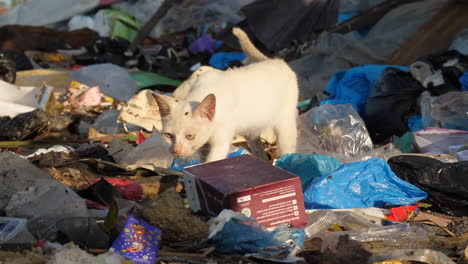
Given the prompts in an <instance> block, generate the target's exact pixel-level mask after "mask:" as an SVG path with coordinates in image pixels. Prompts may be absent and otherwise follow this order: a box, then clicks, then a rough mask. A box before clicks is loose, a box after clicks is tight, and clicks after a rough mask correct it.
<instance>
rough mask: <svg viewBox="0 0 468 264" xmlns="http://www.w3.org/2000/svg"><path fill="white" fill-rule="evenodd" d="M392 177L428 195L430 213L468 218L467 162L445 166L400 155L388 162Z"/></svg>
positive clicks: (423, 158) (422, 158) (427, 159)
mask: <svg viewBox="0 0 468 264" xmlns="http://www.w3.org/2000/svg"><path fill="white" fill-rule="evenodd" d="M388 164H389V166H390V167H391V169H392V170H393V171H394V172H395V174H396V175H397V176H398V177H399V178H401V179H403V180H405V181H407V182H410V183H411V184H414V185H416V186H418V187H419V188H421V189H422V190H424V191H426V192H427V193H428V198H427V200H426V201H427V203H429V204H432V206H431V211H434V212H440V213H444V214H448V215H455V216H466V215H468V181H467V180H466V175H468V161H461V162H455V163H444V162H440V161H438V160H436V159H433V158H429V157H420V156H408V155H401V156H397V157H393V158H391V159H390V160H389V161H388Z"/></svg>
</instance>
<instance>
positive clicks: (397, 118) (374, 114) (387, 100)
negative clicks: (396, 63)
mask: <svg viewBox="0 0 468 264" xmlns="http://www.w3.org/2000/svg"><path fill="white" fill-rule="evenodd" d="M424 90H425V89H424V87H423V86H421V84H420V83H419V82H418V81H417V80H416V79H414V78H413V76H412V75H411V73H409V72H405V71H402V70H399V69H397V68H393V67H389V68H387V69H385V70H384V71H383V73H382V75H381V76H380V78H379V79H378V80H377V82H376V83H375V86H374V88H373V89H372V91H371V92H370V94H369V96H368V99H367V104H366V106H365V109H364V112H363V114H362V119H363V120H364V122H365V123H366V126H367V129H368V131H369V134H370V136H371V138H372V140H373V141H374V143H379V142H382V141H385V140H386V139H388V138H389V137H391V136H392V135H397V136H401V135H403V134H404V133H406V132H407V131H408V125H407V124H408V119H409V118H411V117H412V116H414V115H415V114H416V113H417V112H418V111H419V109H418V106H417V100H418V97H419V95H420V94H421V93H422V92H424Z"/></svg>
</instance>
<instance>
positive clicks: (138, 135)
mask: <svg viewBox="0 0 468 264" xmlns="http://www.w3.org/2000/svg"><path fill="white" fill-rule="evenodd" d="M145 140H146V138H145V135H143V133H141V132H140V131H138V134H137V139H136V143H137V144H138V145H140V144H141V143H143V141H145Z"/></svg>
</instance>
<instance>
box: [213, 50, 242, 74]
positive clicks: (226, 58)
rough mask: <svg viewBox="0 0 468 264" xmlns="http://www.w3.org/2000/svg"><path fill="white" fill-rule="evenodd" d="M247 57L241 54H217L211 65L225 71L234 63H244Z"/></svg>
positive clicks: (214, 55)
mask: <svg viewBox="0 0 468 264" xmlns="http://www.w3.org/2000/svg"><path fill="white" fill-rule="evenodd" d="M245 58H247V55H245V54H244V53H241V52H217V53H215V54H213V56H211V58H210V61H209V64H210V66H212V67H215V68H217V69H221V70H224V69H226V68H227V67H228V66H229V64H230V63H231V62H233V61H236V60H237V61H243V60H244V59H245Z"/></svg>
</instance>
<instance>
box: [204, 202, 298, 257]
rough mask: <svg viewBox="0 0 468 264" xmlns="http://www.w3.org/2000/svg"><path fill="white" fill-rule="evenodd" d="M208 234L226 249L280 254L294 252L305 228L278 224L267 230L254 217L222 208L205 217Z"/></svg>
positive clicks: (217, 247) (216, 243) (220, 247)
mask: <svg viewBox="0 0 468 264" xmlns="http://www.w3.org/2000/svg"><path fill="white" fill-rule="evenodd" d="M208 224H209V225H210V228H209V236H208V238H209V239H211V241H212V242H213V243H214V244H215V246H216V249H217V250H219V251H221V252H225V253H235V252H236V253H241V254H243V253H255V252H259V253H261V254H262V255H268V256H270V257H280V256H282V257H283V258H286V257H291V256H294V255H295V254H296V253H297V252H298V251H299V250H300V249H301V248H303V246H304V240H305V232H304V230H296V231H293V230H290V229H288V228H287V227H286V226H285V225H280V226H278V227H276V228H275V230H273V231H271V232H269V231H267V230H266V228H265V227H264V226H262V225H260V224H259V223H258V222H256V221H255V219H253V218H251V217H247V216H245V215H243V214H241V213H238V212H234V211H232V210H228V209H225V210H223V211H221V213H219V215H218V216H217V217H215V218H212V219H211V220H210V221H208Z"/></svg>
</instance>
